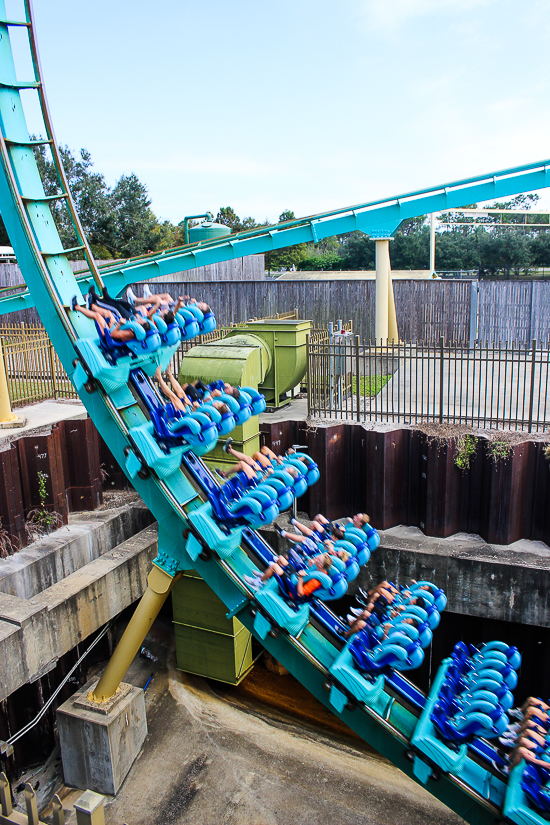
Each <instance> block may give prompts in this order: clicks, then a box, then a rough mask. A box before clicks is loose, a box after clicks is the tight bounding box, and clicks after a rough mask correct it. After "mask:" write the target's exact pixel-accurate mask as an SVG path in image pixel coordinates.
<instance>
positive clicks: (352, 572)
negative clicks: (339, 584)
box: [345, 556, 361, 582]
mask: <svg viewBox="0 0 550 825" xmlns="http://www.w3.org/2000/svg"><path fill="white" fill-rule="evenodd" d="M360 570H361V567H360V565H359V562H358V561H357V559H356V557H355V556H350V557H349V559H348V560H347V562H346V570H345V574H346V579H347V580H348V582H352V581H355V579H356V578H357V576H358V575H359V572H360Z"/></svg>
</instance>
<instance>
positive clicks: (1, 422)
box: [0, 340, 27, 429]
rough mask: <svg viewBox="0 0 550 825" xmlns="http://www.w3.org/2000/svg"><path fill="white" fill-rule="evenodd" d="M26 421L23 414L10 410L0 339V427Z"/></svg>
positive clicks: (20, 423)
mask: <svg viewBox="0 0 550 825" xmlns="http://www.w3.org/2000/svg"><path fill="white" fill-rule="evenodd" d="M26 423H27V419H26V418H25V416H20V415H15V413H13V412H12V411H11V403H10V393H9V390H8V379H7V378H6V367H5V364H4V350H3V348H2V341H1V340H0V427H2V428H4V429H7V428H9V427H24V426H25V424H26Z"/></svg>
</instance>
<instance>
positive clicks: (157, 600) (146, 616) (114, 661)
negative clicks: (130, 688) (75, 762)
mask: <svg viewBox="0 0 550 825" xmlns="http://www.w3.org/2000/svg"><path fill="white" fill-rule="evenodd" d="M181 576H182V573H177V574H176V575H175V576H170V575H169V574H168V573H165V572H164V570H161V568H160V567H153V569H152V570H151V572H150V573H149V578H148V585H147V590H146V591H145V593H144V594H143V596H142V597H141V601H140V603H139V604H138V606H137V607H136V610H135V613H134V615H133V616H132V618H131V619H130V622H129V624H128V627H127V628H126V630H125V631H124V633H123V635H122V638H121V640H120V642H119V643H118V645H117V647H116V650H115V652H114V653H113V655H112V656H111V658H110V660H109V664H108V665H107V667H106V668H105V670H104V671H103V675H102V676H101V679H100V680H99V682H98V683H97V686H96V688H95V690H93V691H90V693H89V694H88V699H89V701H90V702H97V703H98V704H99V703H101V702H106V701H107V700H108V699H110V698H111V696H113V695H114V694H115V693H116V691H117V688H118V686H119V685H120V683H121V681H122V679H123V677H124V674H125V673H126V671H127V670H128V668H129V667H130V664H131V662H132V660H133V658H134V656H135V655H136V653H137V652H138V650H139V649H140V647H141V645H142V644H143V640H144V639H145V637H146V636H147V633H148V632H149V630H150V628H151V625H152V624H153V622H154V621H155V619H156V618H157V616H158V614H159V611H160V609H161V607H162V605H163V604H164V602H165V601H166V599H167V598H168V595H169V593H170V591H171V589H172V586H173V584H174V582H176V581H177V580H178V579H179V578H181Z"/></svg>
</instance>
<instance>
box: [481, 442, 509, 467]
mask: <svg viewBox="0 0 550 825" xmlns="http://www.w3.org/2000/svg"><path fill="white" fill-rule="evenodd" d="M486 449H487V454H488V455H489V456H490V458H492V459H493V461H494V462H495V464H496V463H497V461H506V459H507V458H508V456H509V455H510V451H511V449H512V446H511V444H507V443H506V441H488V442H487V448H486Z"/></svg>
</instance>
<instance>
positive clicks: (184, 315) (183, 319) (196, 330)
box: [176, 307, 200, 341]
mask: <svg viewBox="0 0 550 825" xmlns="http://www.w3.org/2000/svg"><path fill="white" fill-rule="evenodd" d="M176 322H177V324H178V326H179V327H180V333H181V340H182V341H189V340H190V339H191V338H196V337H197V335H200V327H199V323H198V321H197V319H196V318H195V316H194V315H193V313H192V312H189V311H188V310H187V308H186V307H182V308H181V309H179V310H178V311H177V312H176Z"/></svg>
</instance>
